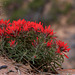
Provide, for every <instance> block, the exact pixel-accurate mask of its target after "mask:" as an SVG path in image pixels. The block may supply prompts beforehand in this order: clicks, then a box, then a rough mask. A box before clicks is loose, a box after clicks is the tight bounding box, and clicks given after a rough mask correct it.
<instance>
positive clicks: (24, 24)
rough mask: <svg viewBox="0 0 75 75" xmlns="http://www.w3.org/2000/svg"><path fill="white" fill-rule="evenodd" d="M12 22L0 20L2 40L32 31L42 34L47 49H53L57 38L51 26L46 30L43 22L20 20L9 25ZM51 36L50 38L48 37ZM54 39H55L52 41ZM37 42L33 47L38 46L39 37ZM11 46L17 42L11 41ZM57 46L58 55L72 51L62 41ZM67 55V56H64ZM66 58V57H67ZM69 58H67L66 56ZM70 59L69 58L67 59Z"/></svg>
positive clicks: (57, 42)
mask: <svg viewBox="0 0 75 75" xmlns="http://www.w3.org/2000/svg"><path fill="white" fill-rule="evenodd" d="M9 21H10V20H5V21H3V20H0V38H1V37H2V38H3V37H5V38H10V37H12V38H15V37H19V36H20V35H22V34H23V33H27V32H30V31H33V32H35V34H37V33H42V35H45V37H44V42H45V43H46V42H47V44H46V45H47V47H50V48H51V45H52V44H53V42H55V41H56V40H55V41H54V40H53V39H55V38H56V37H54V34H55V33H54V32H53V30H52V29H51V26H50V25H49V26H48V27H47V26H45V28H44V27H43V25H42V24H41V22H39V23H36V22H30V21H25V20H24V19H23V20H20V19H19V20H18V21H13V22H12V23H9ZM48 36H50V37H51V38H50V37H48ZM47 37H48V38H49V39H51V41H49V40H47V41H46V38H47ZM52 38H53V39H52ZM36 39H37V40H36V41H35V40H34V42H32V45H33V46H35V47H36V45H37V44H38V37H36ZM9 43H10V46H13V45H14V44H15V40H11V42H9ZM55 45H56V46H57V47H58V48H57V51H56V53H60V54H61V53H63V52H68V51H69V50H70V48H68V46H67V44H64V42H62V41H60V40H59V41H56V42H55ZM64 55H65V54H64ZM65 56H66V55H65ZM66 57H67V56H66ZM67 58H68V57H67Z"/></svg>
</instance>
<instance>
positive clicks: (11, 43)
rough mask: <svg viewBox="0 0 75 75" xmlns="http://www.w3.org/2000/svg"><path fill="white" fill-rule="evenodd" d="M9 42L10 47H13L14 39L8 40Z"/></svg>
mask: <svg viewBox="0 0 75 75" xmlns="http://www.w3.org/2000/svg"><path fill="white" fill-rule="evenodd" d="M9 44H10V46H11V47H14V46H15V45H17V43H16V44H15V40H11V41H9Z"/></svg>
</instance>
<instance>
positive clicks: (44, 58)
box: [0, 19, 70, 71]
mask: <svg viewBox="0 0 75 75" xmlns="http://www.w3.org/2000/svg"><path fill="white" fill-rule="evenodd" d="M9 21H10V20H5V21H3V20H0V50H2V53H6V55H7V56H8V57H9V58H12V59H14V60H15V61H17V62H22V63H24V64H25V63H26V62H27V63H28V64H30V65H31V66H32V67H33V68H34V69H35V70H41V69H42V70H43V71H47V70H48V69H50V70H55V69H56V68H57V67H59V66H61V64H62V62H63V60H64V56H65V57H66V58H68V56H67V55H66V54H65V53H66V52H69V50H70V48H68V46H67V43H66V44H65V43H64V42H62V41H60V40H57V39H56V37H55V35H54V34H55V33H54V32H53V30H52V29H51V26H50V25H49V26H48V27H47V26H45V28H44V27H43V25H42V24H41V22H40V23H36V22H30V21H25V20H24V19H23V20H20V19H19V20H18V21H13V22H12V23H9Z"/></svg>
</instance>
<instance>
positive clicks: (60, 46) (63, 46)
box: [56, 40, 70, 58]
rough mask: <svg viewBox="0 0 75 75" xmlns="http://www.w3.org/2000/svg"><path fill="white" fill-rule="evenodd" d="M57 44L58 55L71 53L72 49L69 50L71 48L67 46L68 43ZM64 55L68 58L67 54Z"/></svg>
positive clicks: (60, 42) (57, 42) (58, 42)
mask: <svg viewBox="0 0 75 75" xmlns="http://www.w3.org/2000/svg"><path fill="white" fill-rule="evenodd" d="M56 44H57V46H58V48H57V51H56V52H57V53H60V54H61V53H63V52H69V50H70V48H68V47H69V46H67V43H66V44H64V42H62V41H60V40H59V41H56ZM64 55H65V56H66V57H67V55H66V54H64ZM67 58H68V57H67Z"/></svg>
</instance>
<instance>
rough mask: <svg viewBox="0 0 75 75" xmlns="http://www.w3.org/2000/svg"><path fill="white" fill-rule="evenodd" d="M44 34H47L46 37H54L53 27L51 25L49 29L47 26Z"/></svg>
mask: <svg viewBox="0 0 75 75" xmlns="http://www.w3.org/2000/svg"><path fill="white" fill-rule="evenodd" d="M44 33H45V34H46V36H48V35H53V34H54V33H53V30H52V29H51V26H50V25H49V26H48V27H46V26H45V30H44Z"/></svg>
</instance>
